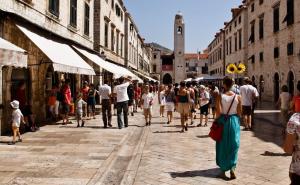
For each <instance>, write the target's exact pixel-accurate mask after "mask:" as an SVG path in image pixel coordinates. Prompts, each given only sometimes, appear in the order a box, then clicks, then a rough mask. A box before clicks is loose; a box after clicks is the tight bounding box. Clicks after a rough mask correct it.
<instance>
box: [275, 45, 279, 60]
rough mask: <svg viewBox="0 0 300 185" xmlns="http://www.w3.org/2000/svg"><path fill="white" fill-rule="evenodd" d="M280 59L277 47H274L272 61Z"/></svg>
mask: <svg viewBox="0 0 300 185" xmlns="http://www.w3.org/2000/svg"><path fill="white" fill-rule="evenodd" d="M279 57H280V48H279V47H278V46H277V47H274V59H279Z"/></svg>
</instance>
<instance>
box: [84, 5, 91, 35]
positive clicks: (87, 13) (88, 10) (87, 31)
mask: <svg viewBox="0 0 300 185" xmlns="http://www.w3.org/2000/svg"><path fill="white" fill-rule="evenodd" d="M90 19H91V7H90V3H89V2H87V1H84V11H83V34H84V35H86V36H90V23H91V20H90Z"/></svg>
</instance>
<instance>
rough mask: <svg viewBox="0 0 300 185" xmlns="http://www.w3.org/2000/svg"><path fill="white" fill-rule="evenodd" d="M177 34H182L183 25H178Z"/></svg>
mask: <svg viewBox="0 0 300 185" xmlns="http://www.w3.org/2000/svg"><path fill="white" fill-rule="evenodd" d="M177 34H179V35H182V27H181V26H178V27H177Z"/></svg>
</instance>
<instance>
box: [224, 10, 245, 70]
mask: <svg viewBox="0 0 300 185" xmlns="http://www.w3.org/2000/svg"><path fill="white" fill-rule="evenodd" d="M231 12H232V19H231V21H230V22H228V23H225V28H224V32H225V43H224V46H225V69H226V67H227V65H228V64H230V63H232V64H235V65H237V64H239V63H244V64H245V63H246V62H247V59H248V58H247V46H248V42H247V41H248V29H247V25H248V21H247V19H248V17H247V8H246V7H244V6H240V7H239V8H233V9H232V10H231ZM225 74H226V71H225Z"/></svg>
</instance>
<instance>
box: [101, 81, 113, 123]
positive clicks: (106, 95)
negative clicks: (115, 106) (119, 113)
mask: <svg viewBox="0 0 300 185" xmlns="http://www.w3.org/2000/svg"><path fill="white" fill-rule="evenodd" d="M107 84H108V81H107V80H104V85H102V86H100V88H99V95H100V96H101V102H102V120H103V123H104V128H107V125H108V126H109V127H112V125H111V116H112V115H111V101H110V98H111V97H110V96H111V87H110V86H109V85H107Z"/></svg>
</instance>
